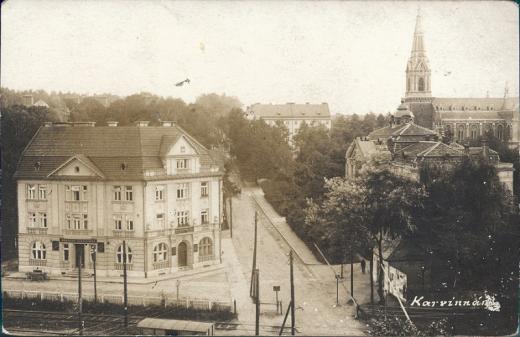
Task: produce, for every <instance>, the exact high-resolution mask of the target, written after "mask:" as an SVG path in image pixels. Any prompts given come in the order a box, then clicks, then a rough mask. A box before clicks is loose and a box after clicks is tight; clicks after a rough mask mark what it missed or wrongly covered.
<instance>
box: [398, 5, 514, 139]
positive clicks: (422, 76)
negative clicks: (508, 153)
mask: <svg viewBox="0 0 520 337" xmlns="http://www.w3.org/2000/svg"><path fill="white" fill-rule="evenodd" d="M421 20H422V18H421V15H420V14H419V15H417V21H416V25H415V32H414V36H413V44H412V52H411V55H410V58H409V59H408V63H407V65H406V93H405V96H404V98H403V101H404V102H405V103H406V104H407V105H408V107H409V109H410V110H411V111H412V112H413V113H414V115H415V122H416V123H417V124H419V125H421V126H424V127H427V128H430V129H433V130H437V131H438V132H439V133H441V134H443V135H445V136H448V137H450V138H451V139H452V140H453V141H456V142H458V143H462V142H468V141H470V140H477V139H479V138H480V136H482V135H484V134H486V133H492V134H493V135H494V136H495V137H497V138H499V139H501V140H503V141H506V142H508V143H509V146H510V147H511V148H518V147H519V145H520V110H519V98H518V97H509V95H508V89H507V88H506V89H505V92H504V96H503V97H499V98H493V97H479V98H467V97H463V98H456V97H454V98H451V97H450V98H447V97H434V96H432V87H431V68H430V64H429V60H428V57H427V55H426V46H425V41H424V31H423V28H422V24H421Z"/></svg>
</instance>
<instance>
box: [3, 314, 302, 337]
mask: <svg viewBox="0 0 520 337" xmlns="http://www.w3.org/2000/svg"><path fill="white" fill-rule="evenodd" d="M143 314H144V315H142V316H141V315H129V316H128V327H129V328H130V329H136V326H137V323H138V322H139V321H140V320H142V319H144V318H146V317H158V316H159V315H160V314H161V313H159V312H152V311H146V312H143ZM81 318H82V320H83V321H84V333H85V334H89V333H90V334H96V333H100V332H103V333H104V334H118V332H120V331H121V329H123V326H124V316H123V315H108V314H91V313H83V314H82V315H81ZM78 319H79V316H78V314H77V313H65V312H56V311H37V310H16V309H3V322H4V324H5V326H6V328H8V330H9V328H11V329H12V330H13V331H14V330H19V331H28V332H29V331H31V332H37V331H42V330H48V331H49V332H50V331H51V330H53V329H52V328H55V329H57V328H63V327H64V326H66V327H69V328H70V332H71V333H67V334H77V333H78V332H79V331H78V324H79V323H78ZM20 323H22V324H20ZM26 325H29V326H32V327H39V328H40V330H30V329H28V328H23V327H25V326H26ZM215 329H216V330H220V331H224V332H225V331H240V332H244V334H245V333H249V332H254V331H255V324H254V323H235V322H215ZM289 330H290V329H288V328H287V327H286V329H285V331H284V335H289V334H290V331H289ZM260 331H261V332H263V334H273V335H278V333H279V331H280V326H277V325H267V324H260ZM297 331H298V330H297ZM54 334H55V335H59V334H60V333H54Z"/></svg>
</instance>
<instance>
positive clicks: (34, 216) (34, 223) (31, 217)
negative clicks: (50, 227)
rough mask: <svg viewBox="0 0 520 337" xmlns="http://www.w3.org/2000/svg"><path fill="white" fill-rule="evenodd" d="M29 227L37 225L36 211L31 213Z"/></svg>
mask: <svg viewBox="0 0 520 337" xmlns="http://www.w3.org/2000/svg"><path fill="white" fill-rule="evenodd" d="M29 227H37V223H36V213H34V212H30V213H29Z"/></svg>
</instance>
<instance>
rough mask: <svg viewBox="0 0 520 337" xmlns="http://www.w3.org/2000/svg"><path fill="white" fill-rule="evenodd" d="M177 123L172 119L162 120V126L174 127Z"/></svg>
mask: <svg viewBox="0 0 520 337" xmlns="http://www.w3.org/2000/svg"><path fill="white" fill-rule="evenodd" d="M174 124H175V123H174V122H172V121H162V126H164V127H166V128H169V127H172V126H173V125H174Z"/></svg>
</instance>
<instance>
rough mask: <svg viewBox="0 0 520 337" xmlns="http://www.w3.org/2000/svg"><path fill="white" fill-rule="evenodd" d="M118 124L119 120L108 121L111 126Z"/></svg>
mask: <svg viewBox="0 0 520 337" xmlns="http://www.w3.org/2000/svg"><path fill="white" fill-rule="evenodd" d="M117 124H119V122H116V121H109V122H107V125H108V126H110V127H116V126H117Z"/></svg>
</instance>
